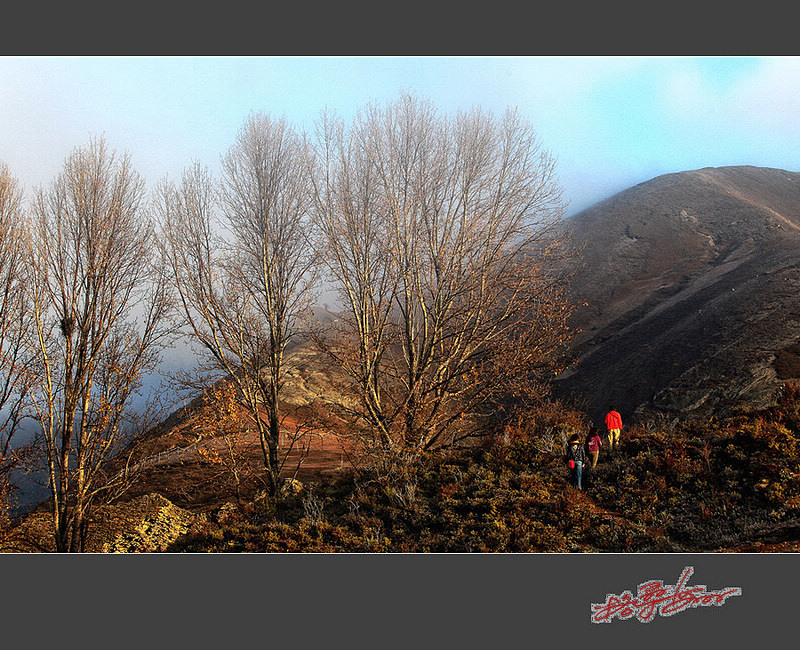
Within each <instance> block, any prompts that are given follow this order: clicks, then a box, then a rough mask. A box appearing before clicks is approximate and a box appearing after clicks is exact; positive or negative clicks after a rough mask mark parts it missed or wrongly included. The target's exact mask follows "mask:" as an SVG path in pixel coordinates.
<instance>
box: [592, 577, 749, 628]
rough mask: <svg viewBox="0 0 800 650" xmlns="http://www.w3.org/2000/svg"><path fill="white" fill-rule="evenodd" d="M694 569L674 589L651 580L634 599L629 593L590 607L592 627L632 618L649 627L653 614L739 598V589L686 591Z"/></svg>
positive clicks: (610, 596)
mask: <svg viewBox="0 0 800 650" xmlns="http://www.w3.org/2000/svg"><path fill="white" fill-rule="evenodd" d="M693 572H694V568H693V567H690V566H687V567H686V568H685V569H684V570H683V573H681V577H680V580H678V583H677V584H675V585H663V584H661V582H660V581H659V580H650V581H648V582H643V583H642V584H640V585H639V589H638V591H637V592H636V597H635V598H634V597H633V594H632V593H631V592H630V591H623V592H622V594H620V595H619V596H616V595H614V594H608V595H607V596H606V602H605V603H592V623H610V622H611V621H612V619H614V618H619V619H620V620H626V619H629V618H632V617H633V616H635V617H636V618H637V619H638V620H639V621H641V622H642V623H649V622H650V621H652V620H653V618H654V617H655V615H656V614H658V615H659V616H672V615H673V614H677V613H678V612H682V611H684V610H686V609H689V608H692V607H708V606H711V605H715V606H717V607H718V606H720V605H722V604H724V603H725V600H726V599H728V598H730V597H731V596H741V595H742V589H741V587H725V588H724V589H720V590H718V591H706V587H705V585H699V586H697V587H689V586H687V583H688V582H689V577H690V576H691V575H692V573H693Z"/></svg>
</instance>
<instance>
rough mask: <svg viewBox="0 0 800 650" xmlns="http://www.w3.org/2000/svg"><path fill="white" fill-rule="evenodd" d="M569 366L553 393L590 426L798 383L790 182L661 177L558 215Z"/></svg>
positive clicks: (796, 229) (799, 291)
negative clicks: (610, 410) (568, 296)
mask: <svg viewBox="0 0 800 650" xmlns="http://www.w3.org/2000/svg"><path fill="white" fill-rule="evenodd" d="M570 226H571V227H572V229H573V231H574V235H575V238H576V241H577V243H578V244H579V245H580V246H582V247H583V250H582V256H581V267H580V270H579V271H578V273H577V276H576V278H575V281H574V285H573V295H574V298H575V300H576V301H577V303H578V304H579V307H578V309H577V311H576V314H575V316H574V319H573V325H574V326H575V328H577V329H578V330H579V332H578V333H577V335H576V338H575V341H574V348H573V353H574V355H575V358H576V363H575V364H574V365H573V366H572V367H571V368H570V369H569V370H568V371H567V372H565V373H564V374H563V375H562V376H561V377H560V378H559V379H558V380H557V382H556V392H557V394H560V395H568V396H572V397H575V398H576V399H578V400H579V401H582V402H583V403H584V404H585V405H586V407H587V408H588V411H589V413H590V415H591V416H592V417H593V418H594V419H595V420H596V421H598V422H599V421H600V418H602V414H603V412H604V409H606V408H607V407H608V406H610V405H614V406H616V408H617V409H618V410H621V411H623V412H624V413H625V414H627V415H628V417H631V416H633V415H647V414H652V413H662V414H666V415H668V416H670V417H673V416H677V417H685V416H691V415H693V414H701V413H709V412H713V411H719V410H725V409H726V408H728V407H733V406H741V405H748V404H749V405H753V406H761V405H763V404H765V403H767V402H768V401H769V400H770V399H772V397H773V396H774V394H775V392H776V391H777V390H779V388H780V386H781V384H782V382H783V381H784V380H786V379H790V378H796V377H800V363H798V361H800V357H798V352H800V348H799V347H798V343H799V342H800V300H798V296H800V173H794V172H788V171H784V170H780V169H771V168H759V167H749V166H741V167H723V168H705V169H699V170H695V171H686V172H680V173H675V174H667V175H664V176H659V177H657V178H654V179H652V180H650V181H647V182H645V183H641V184H639V185H636V186H635V187H632V188H630V189H628V190H625V191H623V192H620V193H618V194H616V195H614V196H612V197H610V198H609V199H607V200H605V201H602V202H601V203H598V204H597V205H595V206H593V207H591V208H588V209H586V210H583V211H581V212H580V213H578V214H576V215H575V216H574V217H572V218H571V219H570Z"/></svg>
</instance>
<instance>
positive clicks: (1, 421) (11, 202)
mask: <svg viewBox="0 0 800 650" xmlns="http://www.w3.org/2000/svg"><path fill="white" fill-rule="evenodd" d="M21 222H22V190H21V188H20V186H19V183H18V181H17V179H16V178H14V177H13V176H12V174H11V171H10V170H9V169H8V167H7V166H6V165H4V164H0V503H2V509H3V512H4V513H5V510H6V507H7V506H8V505H9V503H8V497H9V496H10V494H11V487H12V486H11V484H10V482H9V473H10V471H11V470H12V469H13V467H14V466H15V465H16V463H17V460H18V455H17V454H16V453H15V450H14V447H13V444H12V443H13V438H14V434H15V433H16V432H17V431H18V430H19V427H20V423H21V420H22V418H23V417H24V411H23V405H24V404H25V397H26V395H27V390H28V382H27V379H28V373H29V359H28V357H27V355H26V350H25V340H26V336H27V334H28V332H29V331H30V318H29V312H28V311H27V310H26V309H25V303H24V295H23V291H24V277H23V275H22V271H23V270H22V265H21V251H22V229H21V226H20V224H21Z"/></svg>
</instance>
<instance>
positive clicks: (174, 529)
mask: <svg viewBox="0 0 800 650" xmlns="http://www.w3.org/2000/svg"><path fill="white" fill-rule="evenodd" d="M117 508H124V509H125V516H126V519H128V520H131V518H132V519H133V527H132V528H128V527H126V530H124V531H123V532H120V533H118V534H117V535H116V536H115V537H114V538H113V539H112V540H111V541H109V542H107V543H105V544H104V545H103V552H104V553H132V552H134V553H135V552H159V551H165V550H166V549H167V548H168V547H169V545H170V544H171V543H172V542H174V541H175V540H176V539H178V538H179V537H180V536H181V535H184V534H186V533H188V532H190V531H191V530H193V529H194V528H195V527H197V526H198V525H202V524H203V523H205V522H206V521H207V518H206V517H205V515H202V514H195V513H192V512H189V511H188V510H184V509H183V508H179V507H178V506H176V505H174V504H173V503H172V502H171V501H170V500H169V499H167V498H165V497H163V496H161V495H160V494H156V493H152V494H146V495H144V496H142V497H139V498H137V499H134V500H133V501H131V502H129V503H127V504H123V505H121V506H117ZM137 519H138V523H136V520H137Z"/></svg>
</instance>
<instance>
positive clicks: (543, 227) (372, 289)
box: [313, 96, 566, 448]
mask: <svg viewBox="0 0 800 650" xmlns="http://www.w3.org/2000/svg"><path fill="white" fill-rule="evenodd" d="M313 146H314V157H315V161H316V163H315V169H314V173H313V178H314V197H315V223H316V225H317V227H318V229H319V232H320V236H321V242H322V243H321V249H320V250H321V253H320V255H321V259H322V260H323V261H324V263H325V265H326V267H327V269H328V271H329V275H330V279H331V280H332V281H333V283H334V284H335V286H336V287H337V288H338V289H339V291H340V294H341V304H342V308H343V313H342V317H343V320H342V322H341V323H340V326H339V332H338V338H331V337H330V336H329V337H328V338H327V339H326V340H322V339H320V341H321V344H322V346H323V347H324V348H325V349H326V350H327V351H328V352H329V353H331V354H332V355H334V356H336V358H337V359H338V361H339V363H340V364H341V365H342V367H343V368H344V369H345V370H346V371H347V372H348V373H349V375H350V376H351V377H352V378H353V380H354V386H355V387H356V388H357V390H358V391H359V393H360V395H361V396H362V403H363V410H362V411H361V412H360V413H359V414H358V415H359V416H360V417H361V419H362V421H363V422H364V423H366V424H367V425H368V427H369V428H370V430H372V431H373V432H376V436H377V438H378V440H379V441H380V443H382V445H383V446H388V447H392V446H399V447H406V448H408V447H411V448H430V447H433V446H436V445H440V444H444V443H452V442H453V441H454V440H456V439H457V438H458V437H459V436H461V435H469V432H470V430H471V428H473V427H474V425H475V423H476V421H477V420H476V416H477V415H479V412H480V406H481V405H482V404H486V403H487V402H490V401H491V400H492V399H493V398H496V397H498V395H500V394H502V393H503V392H504V391H509V390H511V389H512V385H513V384H515V383H517V384H518V383H519V381H520V380H522V379H526V380H528V379H530V378H531V377H532V376H533V375H535V374H536V372H537V371H541V370H543V369H546V368H549V367H552V364H553V361H554V359H555V352H556V351H557V349H558V347H559V345H560V344H561V343H562V342H563V339H564V335H565V332H566V330H565V316H566V302H565V300H564V297H563V292H562V288H561V285H560V284H559V282H558V278H557V276H556V275H555V274H554V273H553V270H554V269H555V268H556V267H557V265H558V261H559V259H560V256H561V255H562V253H563V251H565V245H564V242H563V240H562V233H561V232H560V230H559V228H558V226H559V222H560V218H561V216H562V212H563V208H562V204H561V190H560V188H559V187H558V184H557V182H556V178H555V175H554V163H553V160H552V159H551V158H550V157H549V155H548V154H547V153H546V152H545V151H544V150H542V148H541V147H540V145H539V144H538V142H537V140H536V138H535V135H534V133H533V131H532V130H531V127H530V126H529V125H528V124H527V123H526V122H524V121H523V120H522V119H521V118H520V117H519V116H518V115H517V114H516V113H515V112H513V111H509V112H507V113H506V115H505V116H504V117H503V118H502V119H499V120H498V119H496V118H494V117H493V116H492V115H490V114H487V113H485V112H483V111H481V110H479V109H474V110H471V111H468V112H461V113H458V114H457V115H455V116H453V117H450V116H443V115H440V114H439V113H438V112H437V111H436V110H435V109H434V108H433V107H432V106H431V105H430V104H429V103H427V102H423V101H420V100H418V99H416V98H415V97H412V96H403V97H401V99H400V100H399V101H397V102H395V103H393V104H391V105H388V106H386V107H380V106H376V105H372V106H369V107H367V108H366V110H364V111H363V112H362V113H360V114H359V115H358V117H357V118H356V119H355V121H354V122H353V124H352V125H351V126H350V127H346V126H345V125H344V124H343V123H342V122H341V121H339V120H337V119H335V118H333V117H330V116H324V117H323V119H322V120H321V121H320V124H319V128H318V131H317V137H316V139H315V141H314V144H313Z"/></svg>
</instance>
